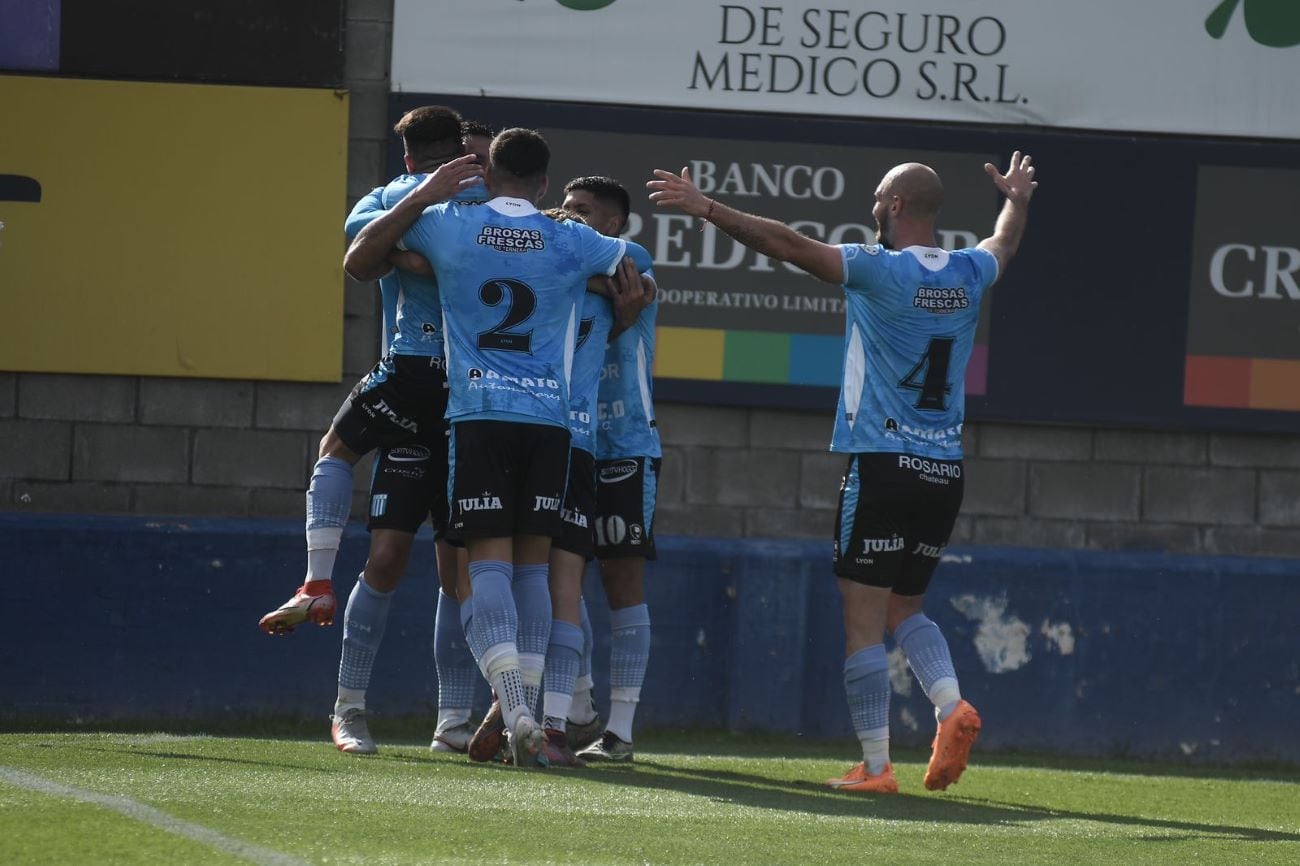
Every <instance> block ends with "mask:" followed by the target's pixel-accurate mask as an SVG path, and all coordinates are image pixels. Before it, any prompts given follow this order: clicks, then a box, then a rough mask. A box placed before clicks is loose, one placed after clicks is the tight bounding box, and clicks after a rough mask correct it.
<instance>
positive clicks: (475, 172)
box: [411, 153, 483, 206]
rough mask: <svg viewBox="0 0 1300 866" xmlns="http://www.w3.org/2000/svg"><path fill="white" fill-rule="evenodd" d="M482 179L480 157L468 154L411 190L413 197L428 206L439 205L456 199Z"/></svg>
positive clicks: (441, 167)
mask: <svg viewBox="0 0 1300 866" xmlns="http://www.w3.org/2000/svg"><path fill="white" fill-rule="evenodd" d="M482 177H483V166H481V165H479V164H478V157H477V156H475V155H474V154H472V153H467V154H465V155H464V156H458V157H456V158H455V159H453V160H452V161H451V162H444V163H443V164H442V165H440V166H438V170H437V171H435V172H434V173H433V174H431V175H429V176H428V177H426V178H425V179H424V180H423V181H421V182H420V185H419V186H417V187H416V188H415V189H413V190H411V196H412V197H414V198H415V200H416V201H417V202H419V203H420V204H423V205H426V206H427V205H431V204H437V203H438V202H441V201H447V200H449V199H453V198H455V197H456V195H457V194H458V193H459V192H460V191H461V190H462V189H464V188H465V187H467V186H470V185H472V184H474V183H476V182H477V181H479V180H480V179H481V178H482Z"/></svg>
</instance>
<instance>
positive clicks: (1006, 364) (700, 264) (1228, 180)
mask: <svg viewBox="0 0 1300 866" xmlns="http://www.w3.org/2000/svg"><path fill="white" fill-rule="evenodd" d="M424 104H447V105H452V106H454V107H455V108H457V109H459V110H460V111H461V112H462V113H463V114H464V116H466V117H468V118H473V119H475V120H480V121H483V122H485V123H488V124H489V125H491V126H493V127H495V128H497V129H503V128H506V127H509V126H524V127H530V128H534V129H538V130H540V131H541V132H542V133H543V134H544V135H545V136H546V137H547V140H548V141H549V142H550V145H551V149H552V159H551V170H550V191H549V192H548V194H547V195H546V197H545V199H544V201H543V204H545V205H556V204H559V203H560V201H561V200H562V199H563V193H562V188H563V186H564V183H565V181H567V180H568V179H570V178H572V177H575V176H580V175H593V174H600V175H608V176H612V177H614V178H616V179H618V180H620V181H621V182H622V183H623V184H624V186H625V187H626V188H627V190H628V192H629V194H630V196H631V206H632V213H631V218H630V220H629V226H628V231H627V235H628V237H630V238H632V239H634V240H636V241H638V242H639V243H641V244H642V245H644V246H645V247H646V248H647V249H648V250H649V251H650V253H651V255H652V257H653V258H654V263H655V273H656V276H657V277H658V280H659V286H660V293H661V294H660V296H661V307H660V313H659V320H658V321H659V334H658V352H657V354H656V356H655V371H654V372H655V389H656V390H655V395H656V398H657V399H661V400H667V401H674V402H699V403H710V404H725V405H741V406H759V407H771V408H789V409H796V408H797V409H813V410H824V411H826V412H827V413H830V412H832V411H833V410H834V406H835V400H836V394H837V391H838V387H839V384H840V375H841V365H842V357H843V340H844V311H843V303H844V302H843V293H842V291H841V290H840V289H839V288H838V287H836V286H832V285H827V284H823V283H821V282H819V281H818V280H816V279H814V278H812V277H810V276H808V275H806V274H803V273H800V272H798V271H797V270H796V269H792V268H788V267H786V266H785V265H783V264H780V263H776V262H772V261H769V260H766V259H764V258H763V257H760V256H758V255H756V254H755V253H753V252H752V251H749V250H748V249H745V248H742V247H739V246H737V245H736V244H734V243H733V242H732V241H731V240H730V239H729V238H727V237H726V236H725V235H722V234H720V233H718V232H717V230H716V229H715V228H713V227H712V226H709V225H704V226H703V227H702V226H701V223H700V222H699V221H698V220H692V219H688V218H686V217H684V216H683V215H681V214H679V213H676V212H675V211H671V210H667V209H658V208H656V207H655V206H654V205H653V204H652V203H651V202H650V201H649V200H648V199H647V197H646V196H647V190H646V189H645V186H644V184H645V182H646V181H647V180H649V179H650V178H651V176H652V175H651V173H652V171H653V170H654V169H655V168H665V169H668V170H672V171H680V170H681V168H682V167H688V168H690V169H691V171H692V174H693V176H694V177H695V178H697V180H698V181H699V183H700V184H701V185H702V187H703V188H704V189H706V190H708V192H709V195H711V196H713V197H714V198H717V199H718V200H719V201H721V202H724V203H726V204H729V205H733V206H735V207H738V208H740V209H742V210H746V211H749V212H752V213H757V214H759V215H762V216H767V217H773V218H775V219H779V220H782V221H785V222H788V223H791V224H793V225H795V226H797V227H798V228H799V229H800V230H802V231H804V232H806V233H808V234H810V235H811V236H813V237H816V238H818V239H819V240H823V241H827V242H830V243H856V242H861V241H867V240H870V239H871V238H873V237H874V233H875V225H874V223H873V221H872V218H871V213H870V207H871V202H872V198H873V194H874V190H875V188H876V185H877V184H878V183H879V181H880V178H881V176H882V175H883V174H884V172H885V171H886V170H888V169H889V168H890V167H891V166H893V165H894V164H896V163H899V162H904V161H913V160H915V161H921V162H925V163H927V164H929V165H931V166H933V167H934V168H935V169H936V170H937V171H938V172H939V174H940V177H941V178H942V180H943V183H944V186H945V193H946V195H945V204H944V207H943V209H942V211H941V212H940V215H939V220H938V240H939V242H940V243H941V244H942V245H944V246H946V247H949V248H954V249H955V248H959V247H965V246H970V245H971V244H973V243H975V242H977V240H978V239H980V238H983V237H986V236H988V235H989V234H991V233H992V231H993V226H994V221H995V218H996V215H997V212H998V208H999V207H1000V206H1001V203H1000V198H999V196H998V194H997V193H996V192H995V190H994V187H993V184H992V183H991V182H990V181H989V179H988V177H987V176H986V175H985V174H984V172H983V170H982V168H983V164H984V163H985V162H992V163H995V164H997V165H999V166H1002V167H1005V166H1006V163H1007V160H1008V157H1009V156H1010V154H1011V152H1012V151H1013V150H1016V149H1019V150H1022V151H1026V152H1028V153H1031V154H1032V155H1033V157H1034V162H1035V165H1036V166H1037V168H1038V174H1037V178H1038V180H1039V181H1040V182H1041V184H1042V185H1041V187H1040V189H1039V190H1038V193H1037V194H1036V195H1035V196H1034V200H1033V205H1032V207H1031V213H1030V219H1029V227H1028V231H1027V233H1026V235H1025V239H1024V242H1023V244H1022V245H1021V248H1020V251H1019V253H1018V254H1017V256H1016V258H1015V260H1014V261H1013V262H1012V264H1011V267H1010V268H1009V270H1008V271H1007V272H1006V273H1005V274H1004V275H1003V278H1002V279H1000V280H999V282H998V283H997V285H996V286H995V288H994V289H993V291H992V292H990V293H989V294H988V295H986V297H985V299H984V302H983V304H982V305H981V311H980V312H981V321H980V326H979V331H978V332H977V336H976V348H975V351H974V353H973V355H972V358H971V363H970V366H969V368H968V370H967V383H966V384H967V412H968V417H970V418H973V419H980V420H1005V421H1022V422H1031V423H1061V424H1095V425H1110V424H1114V425H1119V426H1125V427H1148V428H1173V429H1209V430H1225V429H1237V430H1260V431H1279V432H1281V431H1289V432H1300V405H1297V404H1298V403H1300V401H1298V400H1297V396H1300V370H1296V369H1295V367H1294V366H1288V365H1296V364H1300V346H1298V345H1297V343H1298V341H1300V288H1298V286H1300V211H1297V210H1296V208H1295V206H1294V203H1295V202H1296V201H1300V142H1281V141H1279V142H1240V141H1231V140H1219V141H1195V140H1187V139H1168V138H1157V137H1146V138H1138V137H1121V136H1111V135H1099V134H1088V133H1079V132H1071V133H1061V132H1050V131H1042V130H1038V131H1028V130H1025V131H1016V130H1006V129H1002V130H989V129H979V128H974V127H964V126H944V125H938V124H925V125H922V124H893V123H891V124H882V123H876V122H873V121H870V120H861V119H858V120H848V119H843V118H799V119H797V120H794V119H791V118H789V117H774V116H770V115H768V116H765V115H757V114H753V115H751V114H738V113H712V112H693V111H681V110H671V109H647V108H637V107H626V106H625V107H616V106H595V105H582V104H576V103H562V102H540V101H535V100H508V99H491V98H484V97H458V96H455V95H452V94H436V93H431V94H394V96H393V97H392V102H391V106H390V120H391V121H396V119H397V118H398V117H399V116H400V115H401V113H402V112H404V111H406V110H408V109H410V108H413V107H415V106H417V105H424ZM390 169H391V170H392V172H393V173H394V174H397V173H400V172H401V171H402V170H403V168H402V163H401V147H400V143H397V142H396V141H394V142H393V143H392V145H391V149H390ZM1243 369H1244V370H1246V371H1247V372H1248V374H1249V377H1248V378H1247V374H1246V373H1243V372H1241V371H1242V370H1243ZM1224 371H1226V372H1224ZM1234 377H1235V378H1234ZM828 417H829V415H828ZM828 430H829V428H828Z"/></svg>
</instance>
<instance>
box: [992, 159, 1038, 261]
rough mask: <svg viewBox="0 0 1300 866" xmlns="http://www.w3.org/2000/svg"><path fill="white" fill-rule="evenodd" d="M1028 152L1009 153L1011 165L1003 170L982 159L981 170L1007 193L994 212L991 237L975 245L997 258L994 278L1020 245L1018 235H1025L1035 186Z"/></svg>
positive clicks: (1004, 193)
mask: <svg viewBox="0 0 1300 866" xmlns="http://www.w3.org/2000/svg"><path fill="white" fill-rule="evenodd" d="M1032 162H1033V160H1032V158H1031V157H1030V156H1029V154H1025V155H1024V156H1021V155H1020V151H1018V150H1017V151H1016V152H1015V153H1013V154H1011V167H1010V168H1008V169H1007V173H1006V174H1002V173H1001V172H999V171H998V169H997V166H995V165H993V164H992V163H989V162H986V163H984V171H985V173H986V174H988V176H989V177H991V178H992V179H993V184H994V185H995V186H996V187H997V188H998V190H999V191H1000V192H1001V193H1002V194H1003V195H1005V196H1006V197H1007V200H1006V202H1005V203H1004V204H1003V205H1002V212H1001V213H1000V214H998V222H997V225H996V226H994V228H993V235H992V237H987V238H985V239H984V240H982V241H980V243H979V248H980V249H982V250H988V251H989V252H990V253H992V254H993V257H994V258H996V259H997V260H998V278H999V279H1001V278H1002V275H1003V274H1004V273H1006V270H1007V265H1009V264H1011V259H1012V258H1014V257H1015V255H1016V250H1018V249H1020V239H1021V238H1022V237H1024V235H1025V224H1026V223H1027V222H1028V221H1029V199H1030V198H1032V197H1033V195H1034V190H1035V189H1037V188H1038V181H1036V180H1034V166H1033V165H1032V164H1031V163H1032Z"/></svg>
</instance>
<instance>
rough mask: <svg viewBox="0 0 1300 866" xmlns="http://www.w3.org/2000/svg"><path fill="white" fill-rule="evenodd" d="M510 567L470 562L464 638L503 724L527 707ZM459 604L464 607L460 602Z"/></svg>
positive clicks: (511, 725) (510, 724)
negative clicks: (498, 705) (470, 604)
mask: <svg viewBox="0 0 1300 866" xmlns="http://www.w3.org/2000/svg"><path fill="white" fill-rule="evenodd" d="M512 571H513V567H512V566H511V565H510V563H508V562H501V561H499V560H491V559H484V560H480V561H478V562H471V563H470V564H469V580H470V585H471V586H472V587H473V594H474V606H473V609H472V611H471V612H470V613H469V614H468V615H466V614H464V613H462V616H463V617H465V622H466V623H467V624H466V626H465V638H466V639H467V640H468V641H469V649H470V652H472V653H473V654H474V660H475V661H476V662H478V667H479V670H480V671H482V672H483V676H484V677H485V678H486V679H487V681H488V682H490V683H491V684H492V688H493V689H495V690H496V694H497V699H498V700H500V701H501V712H502V714H503V715H504V716H505V720H506V726H507V727H508V728H510V729H512V730H513V729H514V726H515V721H516V720H517V719H518V718H519V717H520V715H522V714H523V713H524V712H525V710H526V709H527V706H528V705H527V703H526V702H525V699H524V684H523V679H522V678H521V676H520V672H519V650H518V647H517V645H516V643H515V640H516V638H517V636H518V634H519V612H518V611H517V610H516V609H515V598H514V595H512V594H511V591H510V577H511V573H512ZM462 607H464V606H463V605H462Z"/></svg>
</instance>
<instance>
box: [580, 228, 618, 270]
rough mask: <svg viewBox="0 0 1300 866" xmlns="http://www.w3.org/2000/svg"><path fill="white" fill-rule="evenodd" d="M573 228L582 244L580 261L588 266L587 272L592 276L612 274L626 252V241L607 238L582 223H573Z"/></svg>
mask: <svg viewBox="0 0 1300 866" xmlns="http://www.w3.org/2000/svg"><path fill="white" fill-rule="evenodd" d="M574 228H575V229H577V231H578V239H579V243H580V244H581V245H582V261H583V262H584V263H585V264H586V265H587V266H588V267H589V269H590V270H589V273H590V274H591V275H593V276H594V275H595V274H604V275H605V276H607V277H612V276H614V272H615V271H616V270H618V263H619V262H621V261H623V256H624V255H626V253H627V241H625V240H623V239H622V238H607V237H605V236H604V235H602V234H601V233H600V232H598V231H596V230H595V229H593V228H591V227H590V226H587V225H583V224H582V223H575V224H574Z"/></svg>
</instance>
